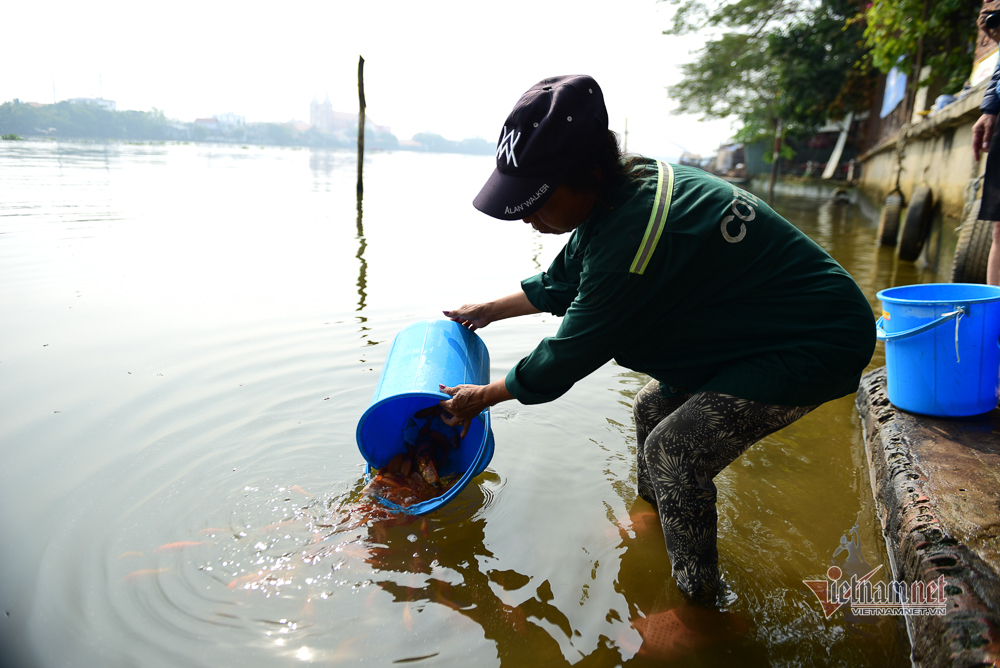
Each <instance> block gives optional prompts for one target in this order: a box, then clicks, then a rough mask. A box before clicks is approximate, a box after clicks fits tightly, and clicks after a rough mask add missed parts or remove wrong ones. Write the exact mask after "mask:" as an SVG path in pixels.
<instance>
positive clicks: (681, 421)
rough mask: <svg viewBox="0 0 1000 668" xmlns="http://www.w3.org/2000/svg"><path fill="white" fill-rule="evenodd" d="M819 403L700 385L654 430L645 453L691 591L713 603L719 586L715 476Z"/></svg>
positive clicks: (673, 555)
mask: <svg viewBox="0 0 1000 668" xmlns="http://www.w3.org/2000/svg"><path fill="white" fill-rule="evenodd" d="M648 387H649V386H647V388H648ZM637 399H638V397H637ZM637 403H638V401H637ZM814 408H815V406H804V407H803V406H771V405H768V404H762V403H758V402H756V401H750V400H748V399H740V398H739V397H734V396H731V395H728V394H720V393H718V392H698V393H697V394H694V395H693V396H691V398H690V399H688V400H687V401H685V402H684V403H683V404H682V405H680V406H679V407H677V408H676V410H673V411H672V412H670V413H669V414H668V415H667V416H666V417H665V418H663V419H662V420H661V421H660V422H659V423H658V424H656V426H655V427H653V429H652V430H650V431H649V432H648V435H646V438H645V439H644V442H643V447H642V457H641V458H640V461H641V459H642V458H645V463H646V472H647V475H648V478H649V479H650V480H651V481H652V488H653V492H654V494H655V499H656V507H657V509H658V511H659V513H660V522H661V524H662V525H663V536H664V539H665V540H666V544H667V554H669V555H670V563H671V565H672V567H673V575H674V579H675V580H676V581H677V586H678V587H679V588H680V589H681V591H683V592H684V593H685V594H687V595H689V596H691V597H693V598H694V599H696V600H698V601H702V602H706V603H713V602H714V601H715V599H716V596H717V594H718V590H719V552H718V548H717V546H716V532H717V526H716V525H717V523H718V514H717V512H716V509H715V500H716V488H715V483H713V482H712V479H713V478H715V476H716V475H718V474H719V472H721V471H722V469H724V468H725V467H726V466H728V465H729V464H730V463H732V462H733V461H734V460H735V459H736V458H737V457H739V456H740V455H741V454H743V453H744V452H745V451H746V450H747V448H749V447H750V446H751V445H753V444H754V443H756V442H757V441H759V440H760V439H762V438H764V437H765V436H767V435H768V434H771V433H773V432H776V431H778V430H779V429H781V428H783V427H786V426H788V425H790V424H791V423H793V422H795V421H796V420H798V419H799V418H801V417H802V416H803V415H805V414H806V413H808V412H809V411H811V410H813V409H814ZM638 412H639V411H636V413H637V414H638ZM636 430H637V432H638V430H639V427H638V420H637V424H636ZM641 485H642V479H641V478H640V489H641Z"/></svg>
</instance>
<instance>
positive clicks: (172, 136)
mask: <svg viewBox="0 0 1000 668" xmlns="http://www.w3.org/2000/svg"><path fill="white" fill-rule="evenodd" d="M298 125H299V124H292V123H247V124H245V125H225V124H223V123H217V124H216V126H215V127H205V126H204V125H201V124H199V123H197V122H194V123H187V122H183V121H178V120H174V119H169V118H167V117H166V116H165V115H164V113H163V111H161V110H158V109H155V108H154V109H153V110H152V111H110V110H107V109H101V108H99V107H95V106H91V105H87V104H77V103H73V102H69V101H63V102H57V103H55V104H43V105H39V104H35V103H26V102H21V101H20V100H18V99H14V100H11V101H9V102H4V103H3V104H0V136H2V138H3V139H4V140H11V139H66V140H70V139H73V140H77V139H85V140H95V141H124V142H129V143H134V142H138V141H142V142H166V141H171V142H184V141H191V142H218V143H224V144H236V145H246V144H255V145H272V146H308V147H313V148H345V149H348V148H356V147H357V136H358V128H357V125H355V126H354V128H353V129H352V128H348V129H347V130H346V131H344V132H342V133H326V132H321V131H320V130H319V129H317V128H315V127H310V128H308V129H305V130H300V129H298V127H297V126H298ZM365 146H366V148H369V149H375V150H393V151H421V152H430V153H461V154H469V155H491V154H492V153H493V152H494V145H493V143H492V142H489V141H487V140H485V139H480V138H476V139H462V140H460V141H453V140H450V139H445V138H444V137H442V136H441V135H438V134H434V133H432V132H422V133H419V134H416V135H414V136H413V139H411V140H408V141H400V140H399V139H398V138H397V137H396V136H395V135H393V134H392V133H391V132H375V131H373V130H371V129H370V128H368V127H366V128H365Z"/></svg>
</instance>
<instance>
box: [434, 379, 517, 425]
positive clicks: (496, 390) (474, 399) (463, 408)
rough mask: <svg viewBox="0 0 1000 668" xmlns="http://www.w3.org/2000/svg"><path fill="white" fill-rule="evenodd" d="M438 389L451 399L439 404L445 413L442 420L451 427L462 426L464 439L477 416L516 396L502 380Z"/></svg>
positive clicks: (439, 385) (440, 386)
mask: <svg viewBox="0 0 1000 668" xmlns="http://www.w3.org/2000/svg"><path fill="white" fill-rule="evenodd" d="M438 388H439V389H440V390H441V391H442V392H444V393H445V394H447V395H449V396H450V397H451V399H442V400H441V401H439V402H438V405H439V406H440V407H441V408H443V409H444V412H445V414H444V415H442V416H441V419H442V420H444V423H445V424H446V425H448V426H450V427H457V426H458V425H462V436H461V437H462V438H465V435H466V434H468V433H469V426H470V425H471V424H472V421H473V420H474V419H475V418H476V416H477V415H479V414H480V413H482V412H483V411H484V410H485V409H487V408H489V407H490V406H495V405H497V404H498V403H500V402H501V401H507V400H508V399H513V398H514V395H513V394H511V393H510V392H508V391H507V384H506V383H505V382H504V380H503V379H502V378H501V379H500V380H495V381H493V382H492V383H490V384H489V385H458V386H456V387H446V386H445V385H441V384H438Z"/></svg>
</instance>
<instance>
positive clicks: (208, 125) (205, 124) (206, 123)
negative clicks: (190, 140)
mask: <svg viewBox="0 0 1000 668" xmlns="http://www.w3.org/2000/svg"><path fill="white" fill-rule="evenodd" d="M194 124H195V126H196V127H199V128H205V129H206V130H209V131H210V132H218V131H219V130H221V129H222V124H221V123H219V121H218V120H216V119H214V118H196V119H194Z"/></svg>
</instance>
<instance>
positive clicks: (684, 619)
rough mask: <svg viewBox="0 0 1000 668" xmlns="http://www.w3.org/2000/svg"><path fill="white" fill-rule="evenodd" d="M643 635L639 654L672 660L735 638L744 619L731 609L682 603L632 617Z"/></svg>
mask: <svg viewBox="0 0 1000 668" xmlns="http://www.w3.org/2000/svg"><path fill="white" fill-rule="evenodd" d="M632 626H634V627H635V629H636V630H637V631H638V632H639V635H641V636H642V646H641V647H640V648H639V655H640V656H648V657H650V658H654V659H659V660H661V661H675V660H677V659H680V658H681V657H684V656H687V655H688V654H691V653H692V652H696V651H698V650H700V649H704V648H705V647H709V646H711V645H714V644H718V643H724V642H728V641H731V640H735V639H736V638H737V637H738V635H739V634H740V633H743V632H745V631H746V629H747V623H746V620H744V619H743V618H742V617H739V616H737V615H735V614H733V613H731V612H722V611H719V610H710V609H707V608H699V607H696V606H693V605H684V606H680V607H677V608H674V609H672V610H667V611H666V612H657V613H654V614H651V615H649V616H648V617H640V618H638V619H634V620H632Z"/></svg>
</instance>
